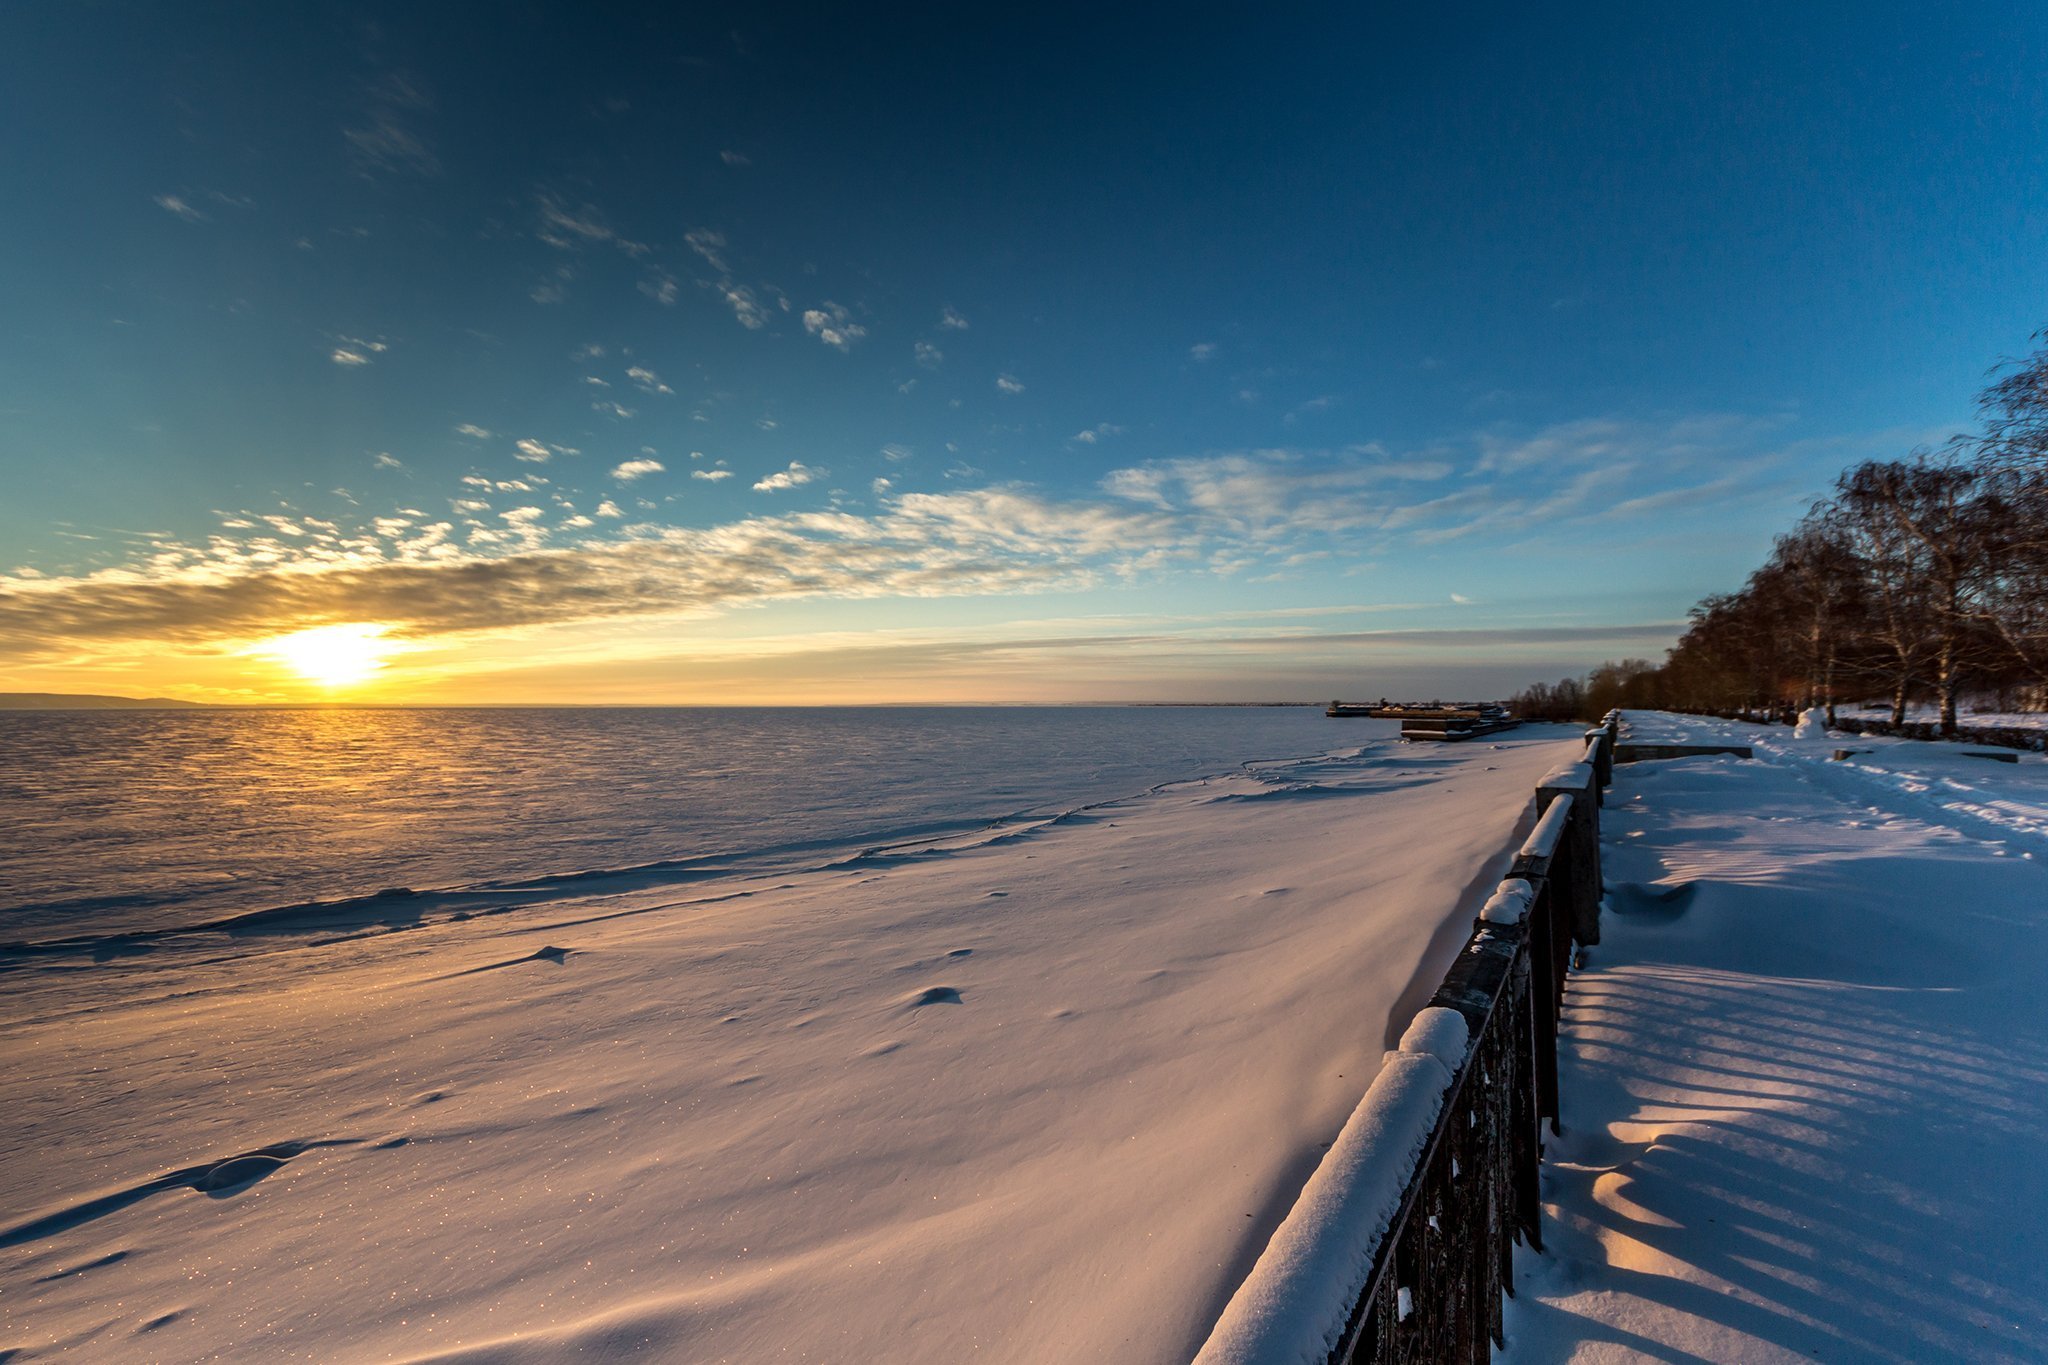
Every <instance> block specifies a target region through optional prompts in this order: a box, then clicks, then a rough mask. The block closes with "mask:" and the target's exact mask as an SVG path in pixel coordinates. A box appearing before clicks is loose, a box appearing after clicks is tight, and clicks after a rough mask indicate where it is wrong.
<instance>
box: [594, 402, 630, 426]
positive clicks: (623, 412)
mask: <svg viewBox="0 0 2048 1365" xmlns="http://www.w3.org/2000/svg"><path fill="white" fill-rule="evenodd" d="M590 410H591V411H592V412H601V413H603V414H605V416H607V417H616V418H618V419H620V420H621V421H624V420H625V419H626V418H629V417H631V416H633V415H634V414H635V412H636V411H637V409H634V408H629V407H627V406H626V405H625V404H624V403H615V402H613V401H612V400H611V399H609V398H600V399H599V400H598V401H596V402H595V403H592V404H591V405H590Z"/></svg>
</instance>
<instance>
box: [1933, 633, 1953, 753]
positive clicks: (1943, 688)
mask: <svg viewBox="0 0 2048 1365" xmlns="http://www.w3.org/2000/svg"><path fill="white" fill-rule="evenodd" d="M1956 681H1957V678H1956V652H1955V647H1954V646H1953V645H1951V644H1950V643H1949V642H1948V641H1946V640H1944V641H1942V645H1941V665H1940V673H1939V675H1938V677H1937V678H1936V682H1935V686H1936V688H1937V689H1938V690H1939V691H1940V693H1941V737H1942V738H1943V739H1954V738H1955V737H1956Z"/></svg>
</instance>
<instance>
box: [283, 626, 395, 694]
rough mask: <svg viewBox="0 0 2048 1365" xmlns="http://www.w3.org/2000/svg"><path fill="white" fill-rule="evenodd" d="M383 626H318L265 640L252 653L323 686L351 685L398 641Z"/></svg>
mask: <svg viewBox="0 0 2048 1365" xmlns="http://www.w3.org/2000/svg"><path fill="white" fill-rule="evenodd" d="M384 630H385V628H384V627H383V626H378V625H341V626H317V627H315V628H314V629H312V630H301V631H295V632H293V633H292V634H290V635H280V636H277V637H276V638H275V639H271V640H265V641H263V642H262V643H260V644H257V645H254V646H252V647H251V648H250V650H249V652H250V653H251V654H260V655H262V656H264V657H265V658H270V659H275V660H277V661H278V662H279V663H281V664H283V665H284V666H285V667H287V668H289V669H291V670H292V671H293V672H295V673H297V674H298V675H299V676H300V677H302V678H304V679H306V681H308V682H313V683H318V684H319V685H320V686H322V687H351V686H353V685H355V684H356V683H360V682H363V681H365V680H367V679H369V678H371V677H373V676H375V675H376V674H377V673H378V671H379V670H381V669H382V668H383V667H384V660H385V657H386V656H387V655H389V654H391V653H392V652H393V651H394V650H395V649H396V648H397V645H396V643H395V642H394V641H391V640H387V639H385V638H384Z"/></svg>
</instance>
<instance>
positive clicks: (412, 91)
mask: <svg viewBox="0 0 2048 1365" xmlns="http://www.w3.org/2000/svg"><path fill="white" fill-rule="evenodd" d="M365 103H366V108H365V110H364V117H363V122H362V124H361V125H360V126H359V127H355V128H344V129H343V130H342V139H343V140H344V141H345V142H346V143H347V144H348V149H349V155H350V157H351V159H352V160H353V161H354V162H355V167H356V170H357V172H358V173H360V174H363V175H368V174H370V173H372V172H375V171H390V172H399V173H403V174H408V175H419V176H435V175H439V174H440V173H441V159H440V158H439V157H437V156H435V155H434V152H433V149H432V148H431V147H429V146H428V145H427V143H426V142H425V141H424V140H423V139H422V138H421V137H420V136H419V134H417V133H415V132H414V131H413V130H412V128H411V127H410V126H409V122H410V119H411V118H412V117H413V116H414V115H417V114H421V113H427V112H431V111H432V109H433V107H434V104H433V101H432V100H431V99H430V98H428V96H427V93H426V91H425V90H424V89H422V88H421V87H420V86H419V85H418V84H416V83H415V82H414V81H413V79H412V78H411V77H409V76H406V75H403V74H401V73H398V72H393V73H392V74H390V75H387V76H386V77H384V79H383V80H381V81H379V82H378V83H377V84H376V85H375V86H373V87H371V89H370V92H369V95H368V98H367V100H366V101H365Z"/></svg>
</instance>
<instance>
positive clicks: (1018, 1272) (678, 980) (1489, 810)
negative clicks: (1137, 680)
mask: <svg viewBox="0 0 2048 1365" xmlns="http://www.w3.org/2000/svg"><path fill="white" fill-rule="evenodd" d="M1346 733H1347V736H1348V735H1349V734H1353V733H1356V732H1346ZM1554 733H1555V732H1549V731H1545V730H1541V729H1535V728H1532V729H1531V730H1529V731H1526V732H1518V733H1517V734H1513V735H1506V736H1502V737H1500V739H1499V741H1498V742H1488V743H1484V744H1481V743H1473V744H1467V745H1458V746H1443V747H1439V746H1427V747H1425V746H1417V745H1401V744H1398V743H1394V742H1390V741H1378V742H1373V743H1368V744H1367V745H1365V746H1364V747H1363V748H1362V749H1360V750H1357V751H1355V752H1351V753H1347V754H1343V755H1338V756H1334V757H1329V758H1323V759H1312V760H1303V761H1300V762H1295V763H1288V764H1275V765H1266V766H1261V767H1258V768H1256V769H1254V770H1249V771H1246V772H1241V773H1237V774H1233V775H1229V776H1224V777H1218V778H1214V779H1211V780H1208V781H1204V782H1194V783H1185V784H1178V785H1175V786H1171V787H1168V788H1165V789H1163V790H1161V791H1158V792H1155V793H1151V794H1147V795H1145V796H1143V797H1139V798H1133V799H1131V800H1129V801H1125V802H1119V803H1112V804H1109V805H1105V806H1101V807H1096V808H1093V809H1090V810H1087V811H1083V812H1078V813H1076V814H1075V815H1073V816H1072V817H1070V818H1067V819H1064V820H1061V821H1057V822H1049V823H1047V824H1044V825H1040V826H1037V827H1035V828H1033V829H1032V830H1030V831H1029V832H1027V833H1023V834H1015V833H1013V834H1008V835H1004V836H1000V837H995V838H990V839H987V840H983V841H981V842H978V843H977V842H973V841H965V840H963V841H956V842H955V844H954V845H952V846H950V847H946V848H938V849H932V850H929V851H927V852H923V853H917V852H910V853H903V854H900V855H895V856H888V857H878V858H874V859H867V860H856V861H855V862H852V863H849V864H845V865H842V866H839V867H837V868H830V869H822V870H818V871H813V872H805V873H799V874H793V875H789V876H786V877H785V876H775V877H765V878H753V879H734V880H731V881H727V882H720V881H715V880H713V881H704V880H699V881H695V882H691V883H689V884H688V885H686V886H678V887H673V888H662V887H658V886H657V887H645V888H642V889H639V890H635V891H632V892H629V893H622V894H612V895H606V896H601V897H592V898H586V899H581V900H576V899H570V900H563V901H559V902H556V903H553V904H550V905H546V906H530V907H526V908H523V909H519V910H514V911H510V912H507V913H505V914H502V915H496V916H491V917H489V918H483V919H475V920H470V921H467V922H458V923H447V922H440V923H430V924H427V925H424V926H422V927H420V928H417V929H412V930H407V931H403V932H391V933H379V934H371V935H360V934H357V935H353V936H352V935H350V934H346V933H344V934H337V935H333V936H330V937H329V938H327V939H325V940H323V939H321V938H319V937H318V936H308V937H304V938H299V939H292V940H280V939H275V938H266V939H264V940H263V941H262V942H261V943H260V944H257V945H255V946H253V947H252V946H251V945H250V944H248V943H243V942H240V941H233V940H230V941H224V942H220V943H211V944H198V943H195V944H194V945H192V946H191V949H190V951H184V952H177V953H173V952H171V951H169V950H168V949H166V950H163V951H159V952H157V953H154V954H152V955H150V956H147V957H143V958H136V959H125V958H123V957H121V956H119V955H118V953H110V954H109V955H108V956H107V958H106V960H104V961H100V962H86V961H83V960H78V959H64V960H61V961H52V962H49V963H47V964H41V965H37V966H33V967H29V968H23V969H20V970H16V971H13V972H11V973H10V974H9V978H8V983H7V984H8V989H7V991H6V993H5V996H4V1002H0V1047H4V1049H5V1054H6V1056H7V1058H8V1061H9V1065H8V1066H7V1068H5V1070H4V1072H0V1110H4V1112H6V1113H7V1114H8V1116H9V1118H8V1122H7V1124H6V1126H5V1129H4V1136H0V1210H4V1212H0V1349H5V1350H9V1351H13V1352H16V1353H17V1354H15V1355H14V1356H12V1357H11V1358H12V1359H17V1360H23V1361H26V1360H33V1359H42V1358H47V1357H49V1356H52V1355H56V1354H59V1353H66V1352H79V1353H85V1354H89V1355H90V1356H91V1358H93V1359H106V1360H157V1359H189V1358H197V1357H201V1356H206V1355H209V1354H213V1353H221V1354H225V1355H230V1356H240V1357H244V1358H268V1359H290V1358H295V1357H303V1358H309V1359H334V1358H349V1359H393V1360H418V1359H433V1358H454V1359H477V1360H481V1359H488V1360H508V1361H516V1360H556V1359H563V1358H594V1357H604V1358H610V1357H613V1356H620V1355H625V1354H629V1353H632V1352H635V1351H647V1352H651V1353H653V1354H654V1355H656V1356H659V1357H663V1358H671V1359H687V1360H714V1361H715V1360H728V1359H729V1360H759V1359H765V1358H774V1357H778V1356H785V1355H786V1356H788V1357H791V1358H804V1357H806V1356H809V1357H830V1358H833V1359H890V1360H896V1361H918V1360H941V1359H944V1360H952V1359H956V1358H958V1357H960V1356H963V1355H966V1354H969V1353H974V1354H979V1355H981V1356H984V1357H986V1358H990V1359H997V1360H1030V1361H1074V1360H1108V1359H1114V1360H1119V1361H1139V1362H1143V1361H1181V1360H1186V1359H1187V1358H1188V1357H1189V1356H1190V1355H1192V1354H1193V1352H1194V1350H1195V1349H1196V1347H1197V1346H1198V1345H1199V1344H1200V1343H1201V1341H1202V1340H1203V1339H1204V1338H1205V1337H1206V1336H1207V1334H1208V1332H1209V1329H1210V1327H1211V1325H1212V1324H1213V1323H1214V1322H1215V1320H1216V1318H1217V1316H1218V1314H1219V1313H1221V1312H1222V1310H1223V1307H1224V1305H1225V1303H1226V1302H1227V1301H1228V1299H1229V1297H1230V1295H1231V1293H1232V1291H1233V1290H1234V1289H1235V1288H1236V1286H1237V1285H1238V1284H1239V1283H1240V1282H1241V1281H1242V1280H1243V1278H1244V1276H1245V1273H1246V1272H1247V1271H1248V1270H1249V1268H1250V1266H1251V1264H1252V1262H1253V1261H1254V1260H1255V1259H1256V1257H1257V1256H1258V1254H1259V1253H1260V1251H1261V1250H1262V1249H1263V1248H1264V1247H1265V1245H1266V1243H1267V1241H1268V1240H1269V1239H1270V1237H1271V1236H1272V1234H1273V1232H1274V1229H1275V1228H1276V1227H1277V1226H1278V1225H1279V1223H1280V1221H1281V1218H1282V1216H1283V1215H1285V1214H1286V1213H1287V1211H1288V1210H1289V1208H1290V1207H1292V1206H1293V1205H1294V1203H1295V1201H1296V1196H1297V1194H1298V1193H1299V1192H1300V1191H1301V1188H1302V1185H1303V1183H1304V1181H1306V1180H1307V1179H1308V1177H1309V1175H1310V1174H1311V1172H1313V1171H1314V1170H1315V1169H1316V1167H1317V1165H1318V1163H1319V1161H1320V1160H1321V1158H1322V1156H1323V1152H1324V1149H1325V1148H1326V1147H1327V1146H1328V1145H1329V1144H1331V1143H1332V1142H1334V1141H1337V1140H1338V1138H1339V1134H1340V1132H1341V1130H1342V1129H1343V1128H1344V1125H1345V1122H1346V1119H1347V1116H1348V1115H1350V1114H1351V1113H1352V1111H1353V1110H1354V1108H1355V1107H1356V1105H1357V1103H1358V1101H1359V1098H1360V1096H1361V1095H1362V1094H1363V1093H1364V1091H1365V1089H1366V1087H1367V1086H1368V1085H1369V1084H1370V1083H1371V1082H1372V1080H1373V1078H1374V1077H1375V1076H1376V1075H1377V1074H1378V1072H1379V1070H1380V1067H1381V1062H1382V1054H1383V1049H1385V1048H1386V1047H1387V1046H1388V1044H1389V1043H1390V1042H1392V1041H1394V1040H1395V1039H1396V1038H1398V1036H1399V1033H1400V1025H1402V1024H1405V1022H1406V1020H1407V1017H1408V1015H1410V1014H1412V1013H1413V1011H1414V1009H1415V1008H1416V1006H1417V1005H1419V1004H1420V1003H1421V1002H1422V1001H1423V1000H1425V999H1426V998H1427V995H1428V993H1429V992H1430V991H1431V990H1432V989H1434V987H1435V985H1436V983H1437V981H1438V980H1439V979H1440V978H1441V975H1442V972H1443V969H1444V966H1445V964H1446V962H1447V960H1448V958H1449V957H1450V956H1451V955H1453V954H1455V952H1456V951H1457V947H1458V945H1459V944H1460V943H1461V942H1462V941H1463V938H1464V934H1465V931H1466V928H1467V926H1468V923H1469V916H1470V913H1471V911H1472V907H1473V906H1474V905H1476V904H1477V903H1478V900H1479V899H1480V897H1481V896H1482V895H1483V894H1484V891H1485V890H1486V889H1487V888H1489V887H1491V886H1492V885H1493V883H1494V881H1495V880H1497V878H1498V877H1499V876H1500V874H1501V872H1502V871H1503V870H1504V868H1505V865H1506V863H1507V861H1508V854H1509V851H1510V850H1511V849H1512V848H1513V847H1514V846H1515V844H1516V843H1517V842H1518V841H1519V838H1520V836H1521V835H1522V834H1523V833H1524V832H1526V828H1527V823H1528V815H1527V812H1528V798H1529V793H1530V791H1531V788H1532V787H1533V785H1534V783H1535V781H1536V779H1537V778H1538V777H1539V776H1540V775H1541V774H1543V773H1544V772H1546V771H1548V770H1550V769H1551V768H1553V767H1554V766H1555V765H1556V764H1557V763H1558V762H1559V760H1560V759H1561V758H1564V757H1568V756H1569V755H1570V754H1572V753H1573V752H1575V751H1576V748H1577V747H1578V743H1579V740H1578V738H1577V736H1576V734H1573V735H1571V736H1570V737H1569V738H1553V737H1552V735H1553V734H1554ZM1424 1064H1425V1065H1430V1066H1434V1065H1435V1063H1434V1062H1428V1061H1426V1059H1425V1063H1424Z"/></svg>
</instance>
